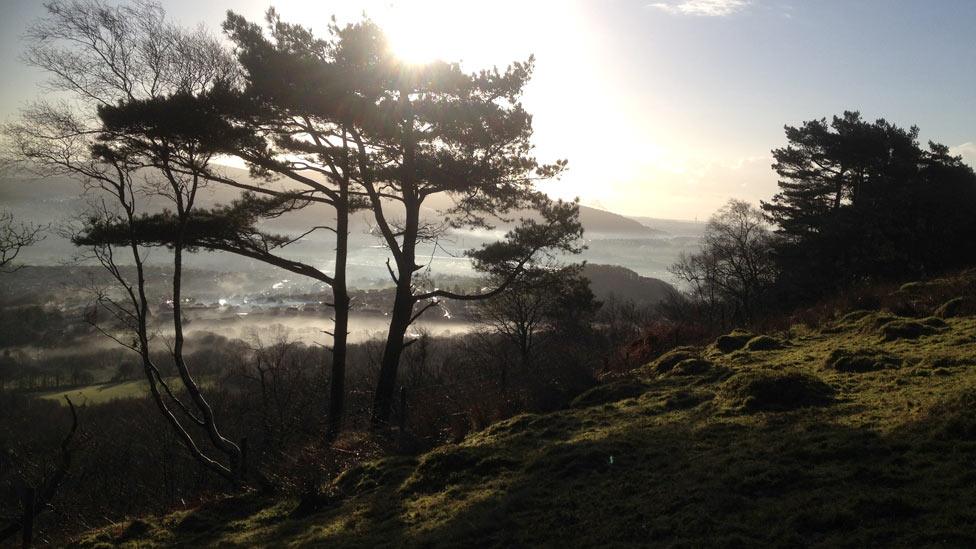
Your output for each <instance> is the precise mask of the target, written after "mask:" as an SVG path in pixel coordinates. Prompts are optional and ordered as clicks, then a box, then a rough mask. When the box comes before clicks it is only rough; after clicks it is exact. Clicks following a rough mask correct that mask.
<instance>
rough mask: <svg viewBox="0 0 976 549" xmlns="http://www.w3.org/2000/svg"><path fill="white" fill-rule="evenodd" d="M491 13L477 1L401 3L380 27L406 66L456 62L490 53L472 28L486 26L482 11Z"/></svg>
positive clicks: (387, 15) (392, 6)
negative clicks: (434, 62)
mask: <svg viewBox="0 0 976 549" xmlns="http://www.w3.org/2000/svg"><path fill="white" fill-rule="evenodd" d="M491 11H493V10H491V8H488V7H487V6H486V4H483V3H480V2H458V1H454V2H444V1H438V0H426V1H414V2H400V3H396V4H392V5H391V6H390V11H389V13H387V14H384V15H385V17H383V19H384V20H383V21H382V22H381V24H382V26H383V28H384V30H385V31H386V34H387V38H388V39H389V41H390V47H391V48H393V51H394V52H395V53H396V54H397V56H399V57H400V58H401V59H403V60H404V61H406V62H408V63H418V64H420V63H427V62H430V61H434V60H438V59H440V60H445V61H448V60H450V61H456V60H457V58H459V57H471V56H472V55H473V56H474V57H479V58H480V57H484V56H485V55H486V54H487V55H490V54H491V52H490V45H489V44H485V43H484V42H483V41H482V40H481V39H482V37H481V36H478V35H479V34H480V33H479V32H478V31H477V29H476V28H472V27H480V26H481V25H483V24H485V23H486V21H485V20H484V18H485V16H486V13H485V12H491ZM489 17H490V16H489ZM467 60H468V61H471V59H467Z"/></svg>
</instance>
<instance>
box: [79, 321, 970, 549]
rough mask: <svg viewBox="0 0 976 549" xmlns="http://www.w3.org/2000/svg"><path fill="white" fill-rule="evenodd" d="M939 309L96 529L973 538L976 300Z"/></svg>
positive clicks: (355, 540)
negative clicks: (319, 477)
mask: <svg viewBox="0 0 976 549" xmlns="http://www.w3.org/2000/svg"><path fill="white" fill-rule="evenodd" d="M957 309H958V308H957ZM941 313H942V316H944V317H945V318H937V317H928V318H902V317H898V316H896V315H893V314H890V313H886V312H878V311H855V312H852V313H850V314H847V315H845V316H842V317H840V318H838V319H836V320H835V321H833V322H830V323H828V324H825V325H823V326H819V327H813V328H810V327H803V326H801V327H794V328H792V329H791V330H789V331H787V332H785V333H780V334H774V335H771V336H756V335H755V334H748V333H742V332H735V333H732V334H730V335H728V336H723V337H721V338H719V339H718V340H716V342H715V343H713V344H711V345H709V346H707V347H705V348H681V349H678V350H675V351H673V352H671V353H669V354H667V355H664V356H663V357H661V358H660V359H658V360H657V361H655V362H653V363H651V364H648V365H646V366H644V367H643V368H641V369H640V370H638V371H636V372H634V374H633V375H631V376H627V377H623V378H619V379H616V380H614V381H609V382H607V383H604V384H603V385H601V386H598V387H596V388H594V389H593V390H591V391H590V392H588V393H585V394H583V395H581V396H580V397H579V398H578V399H577V400H576V401H575V403H574V406H573V407H572V408H571V409H567V410H564V411H559V412H556V413H552V414H546V415H520V416H517V417H514V418H512V419H509V420H507V421H503V422H500V423H497V424H495V425H493V426H491V427H489V428H488V429H487V430H484V431H481V432H477V433H474V434H472V435H469V436H468V437H467V438H466V439H465V440H464V441H463V442H461V443H460V444H457V445H448V446H444V447H441V448H439V449H437V450H435V451H433V452H430V453H428V454H426V455H423V456H420V457H416V458H415V457H391V458H387V459H385V460H382V461H379V462H374V463H369V464H367V465H365V466H361V467H357V468H355V469H353V470H350V471H348V472H346V473H345V474H344V475H342V476H341V477H339V478H338V479H337V480H336V481H335V482H334V483H333V484H332V485H331V486H329V487H328V490H329V492H330V493H331V494H332V499H331V502H330V503H329V504H327V505H325V506H324V507H323V508H321V509H319V510H317V511H316V512H313V513H311V514H306V515H295V514H293V510H294V509H295V503H296V502H294V501H289V500H275V499H267V498H263V497H261V496H258V495H256V494H252V495H248V496H244V497H239V498H235V499H228V500H222V501H216V502H213V503H211V504H206V505H203V506H201V507H199V508H197V509H195V510H191V511H186V512H181V513H177V514H172V515H167V516H164V517H156V518H143V519H139V520H135V521H133V522H131V523H129V524H127V525H121V526H118V527H114V528H109V529H105V530H101V531H96V532H92V533H91V534H89V535H88V536H87V537H85V538H84V539H83V540H81V541H80V542H79V543H80V544H81V545H82V546H99V545H106V546H107V545H109V544H122V545H126V546H145V545H149V546H152V545H226V546H250V545H267V544H272V545H285V544H292V545H306V544H320V545H323V546H330V547H380V546H424V547H427V546H437V547H472V546H477V547H484V546H494V547H520V546H538V545H545V546H559V545H564V546H574V547H575V546H592V547H596V546H605V545H614V546H628V545H632V546H641V545H645V544H659V545H674V546H704V545H708V546H723V547H724V546H754V545H778V546H808V545H815V546H891V545H897V546H919V545H936V544H946V545H950V546H973V545H974V544H976V489H974V488H976V486H974V485H976V468H974V465H973V456H974V455H976V317H973V316H958V311H956V312H955V313H953V312H952V311H948V312H947V310H946V309H943V310H942V311H941Z"/></svg>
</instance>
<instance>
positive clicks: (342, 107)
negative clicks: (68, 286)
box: [5, 0, 582, 483]
mask: <svg viewBox="0 0 976 549" xmlns="http://www.w3.org/2000/svg"><path fill="white" fill-rule="evenodd" d="M46 8H47V11H48V15H47V17H46V18H44V19H42V20H41V21H39V22H38V23H37V24H35V25H34V26H32V27H31V28H30V29H29V30H28V33H27V38H28V41H29V46H28V50H27V54H26V59H27V61H28V62H29V63H30V64H32V65H34V66H36V67H39V68H40V69H43V70H45V71H46V72H47V73H48V74H49V75H50V76H51V79H50V81H49V82H48V86H49V87H50V88H51V89H52V90H55V91H57V92H59V93H60V94H61V97H64V98H65V99H64V100H63V101H38V102H36V103H34V104H32V105H31V106H30V107H28V108H27V109H25V110H24V112H23V113H22V117H21V119H20V120H19V121H18V122H15V123H12V124H8V125H7V126H6V128H5V130H6V132H5V133H6V135H7V136H8V138H9V142H10V144H11V150H12V151H13V153H14V154H15V155H16V156H17V157H19V158H20V159H22V160H24V161H25V163H26V166H27V168H28V169H31V170H34V171H36V172H38V173H40V174H43V175H55V174H57V175H71V176H75V177H78V178H79V179H81V180H82V181H83V183H84V185H85V188H86V190H87V191H88V192H89V193H90V194H91V196H92V197H93V198H94V199H95V200H93V208H92V211H91V212H90V215H89V216H88V218H87V219H86V221H85V223H84V226H83V227H82V228H81V229H80V230H79V231H78V232H77V234H76V235H75V236H74V239H73V240H74V242H75V243H76V244H77V245H79V246H83V247H87V248H89V249H90V250H91V254H92V256H93V257H95V258H96V259H98V260H99V261H100V262H101V263H102V264H103V265H104V266H105V268H106V269H107V270H108V272H109V273H111V274H112V276H113V277H114V279H115V281H116V282H117V286H118V291H115V292H105V293H104V294H101V295H100V296H99V300H98V302H99V306H100V311H99V314H98V315H92V317H93V319H97V318H103V319H104V318H108V319H110V321H111V325H112V326H115V327H117V326H124V327H125V328H126V330H127V332H128V333H127V334H121V333H119V331H118V330H116V329H114V328H108V327H107V328H104V329H103V332H104V333H105V335H107V336H109V337H112V338H115V339H116V340H117V341H118V342H119V343H120V344H121V345H123V346H125V347H127V348H129V349H131V350H132V351H133V352H135V353H136V354H137V355H138V356H139V357H140V359H141V363H142V369H143V371H144V374H145V377H146V379H147V380H148V382H149V387H150V392H151V395H152V399H153V401H154V402H155V403H156V406H157V408H158V409H159V411H160V412H161V413H162V414H163V417H165V419H166V421H167V423H168V424H169V425H170V427H171V428H172V429H173V430H174V432H175V433H176V434H177V436H178V438H179V440H180V441H181V442H182V443H183V444H184V445H185V446H186V447H187V449H189V451H190V452H191V453H192V455H193V456H194V457H195V458H196V459H197V461H199V462H200V463H201V464H203V465H204V466H205V467H206V468H208V469H209V470H210V471H212V472H214V473H216V474H218V475H220V476H222V477H225V478H227V479H229V480H231V481H233V482H236V483H239V482H242V481H243V475H244V471H245V452H244V450H243V449H242V446H243V444H241V441H235V440H231V438H230V437H228V436H226V435H225V434H224V433H223V431H222V429H221V427H220V425H219V421H218V418H217V416H216V414H215V413H214V410H213V407H212V406H211V404H210V403H209V402H208V400H207V399H206V398H205V397H204V391H203V390H202V388H201V386H200V383H199V382H198V380H197V379H196V378H195V377H194V375H193V368H192V365H191V364H190V361H188V360H187V359H186V357H185V356H184V336H183V314H182V311H181V307H182V296H181V289H182V273H183V262H184V258H185V254H187V253H192V252H197V251H214V250H217V251H221V252H228V253H234V254H239V255H242V256H245V257H248V258H251V259H255V260H258V261H262V262H265V263H268V264H270V265H273V266H276V267H278V268H281V269H284V270H286V271H289V272H292V273H297V274H300V275H303V276H307V277H310V278H312V279H315V280H318V281H321V282H323V283H325V284H327V285H328V286H329V287H331V288H332V296H333V299H332V303H331V305H332V306H333V307H334V326H333V328H332V330H330V331H328V332H327V333H329V334H330V336H331V338H332V342H331V343H332V344H331V346H330V350H331V358H330V361H329V362H330V364H329V367H330V368H331V375H330V377H329V396H328V398H325V395H323V399H322V400H323V402H327V403H328V405H329V410H328V416H327V417H328V426H327V428H326V430H325V431H326V432H325V433H324V436H325V438H326V439H327V440H330V441H331V440H334V439H335V438H336V436H337V435H338V433H339V432H340V430H341V428H342V418H343V411H344V408H345V406H344V402H345V396H346V392H347V391H346V388H345V383H344V381H345V377H346V362H347V359H346V348H347V343H346V335H347V332H348V320H349V310H350V308H351V307H352V303H351V301H350V296H349V290H348V288H347V282H346V260H347V259H346V258H347V254H348V232H349V216H350V215H351V214H352V213H353V212H355V211H360V210H361V211H364V212H367V213H368V214H371V215H372V218H373V220H374V222H375V228H376V229H375V230H376V233H377V235H378V238H379V239H380V240H381V241H382V242H383V243H384V244H385V245H386V247H387V248H388V250H389V254H390V258H389V259H388V260H387V268H388V271H389V274H390V277H391V280H392V283H393V285H394V286H395V288H396V293H395V299H394V303H393V305H392V307H391V310H390V311H389V318H390V325H389V330H388V334H387V337H386V341H385V345H384V347H383V351H382V358H381V360H380V367H379V371H378V374H377V380H376V386H375V389H374V391H373V395H374V396H373V406H372V414H371V415H372V424H373V426H374V427H383V426H384V425H385V424H386V423H387V422H388V420H389V418H390V414H391V410H392V408H393V404H394V397H395V394H396V385H397V375H398V370H399V366H400V362H401V357H402V355H403V353H404V350H405V348H407V347H408V346H409V345H410V344H411V343H412V341H413V340H411V339H410V338H408V336H407V333H408V329H409V327H410V325H411V324H412V323H413V322H414V321H415V320H417V318H418V317H420V315H422V314H423V313H424V312H425V311H427V310H429V309H430V308H431V307H434V306H436V305H437V304H438V302H439V301H440V300H443V299H454V300H483V299H487V298H490V297H494V296H497V295H500V294H502V293H504V292H505V290H506V289H508V288H509V287H510V286H511V285H512V284H515V283H521V284H530V282H529V281H530V280H532V279H534V278H536V277H538V276H539V273H540V272H542V271H540V269H543V270H544V268H543V267H542V266H543V265H546V264H548V263H549V262H551V261H552V260H553V258H554V257H555V255H556V254H559V253H573V252H577V251H579V244H578V243H579V238H580V236H581V235H582V227H581V225H580V223H579V219H578V206H577V204H576V203H573V202H569V203H566V202H559V201H551V200H549V199H548V198H547V197H546V196H545V195H544V194H542V193H540V192H538V191H536V190H535V182H536V181H537V180H539V179H551V178H554V177H557V176H558V175H559V173H560V172H561V171H562V170H563V169H564V168H565V162H564V161H558V162H555V163H553V164H543V163H540V162H539V161H537V160H536V158H535V157H534V156H533V154H532V146H531V143H530V138H531V135H532V125H531V116H530V115H529V114H528V113H526V112H525V110H524V109H523V108H522V106H521V104H520V103H519V97H520V95H521V92H522V89H523V87H524V86H525V84H526V82H527V81H528V79H529V78H530V76H531V73H532V65H533V62H532V59H531V58H530V59H529V60H528V61H527V62H524V63H515V64H513V65H511V66H510V67H508V68H507V69H505V70H503V71H500V70H498V69H493V70H487V71H481V72H477V73H473V74H472V73H465V72H463V71H462V70H461V68H460V67H459V65H457V64H450V63H443V62H435V63H430V64H426V65H420V66H416V65H409V64H405V63H403V62H401V61H400V60H399V59H397V58H396V57H395V56H394V55H392V53H391V51H390V49H389V48H388V46H387V44H386V40H385V38H384V35H383V33H382V31H381V29H379V28H378V27H377V26H376V25H375V24H374V23H373V22H371V21H369V20H363V21H361V22H358V23H355V24H351V25H347V26H339V25H338V24H336V23H335V22H333V23H332V24H331V25H330V26H329V29H328V34H327V36H326V37H325V38H319V37H316V36H314V35H313V34H312V33H311V31H310V30H308V29H306V28H305V27H302V26H300V25H294V24H289V23H286V22H284V21H282V20H281V19H280V18H279V17H278V15H277V14H276V13H275V12H274V10H269V11H268V14H267V21H266V23H267V25H266V26H264V27H262V26H261V25H258V24H255V23H252V22H249V21H247V20H245V19H244V18H243V17H241V16H239V15H236V14H234V13H232V12H230V13H229V14H228V17H227V20H226V22H225V23H224V31H225V33H226V36H227V38H229V39H230V41H231V42H232V43H233V46H234V47H233V51H228V50H227V49H226V48H225V47H224V46H223V44H222V43H221V42H220V41H219V40H218V39H217V38H216V37H213V36H211V35H209V34H208V33H206V32H205V31H204V30H202V29H198V30H195V31H188V30H186V29H183V28H180V27H178V26H175V25H173V24H171V23H169V22H168V21H167V20H166V18H165V15H164V13H163V11H162V9H161V8H160V6H159V5H158V4H155V3H152V2H139V3H135V4H131V5H121V6H114V5H110V4H106V3H104V2H102V1H101V0H82V1H72V2H68V1H61V0H55V1H53V2H50V3H48V4H46ZM225 158H236V159H239V160H240V161H243V162H245V163H246V164H247V165H248V166H249V167H250V169H251V175H252V177H251V178H249V179H247V180H239V179H235V178H233V177H230V176H228V175H227V174H226V173H225V172H224V171H223V170H221V168H220V164H218V163H217V161H218V160H222V159H225ZM207 185H224V186H227V187H229V188H233V189H236V190H238V191H240V194H239V197H238V199H236V200H234V201H233V202H232V203H231V204H228V205H223V206H218V207H212V208H203V207H201V206H200V200H201V189H203V188H204V187H205V186H207ZM440 193H446V194H447V195H449V196H450V197H451V198H452V199H453V202H454V206H453V207H452V208H450V209H449V210H448V211H445V212H443V213H444V220H443V222H442V223H438V224H434V225H432V224H429V223H426V222H424V221H423V219H422V218H421V215H420V214H421V211H422V209H423V208H424V204H425V201H426V200H427V199H428V198H429V197H431V196H434V195H437V194H440ZM150 199H152V200H154V201H159V200H160V199H161V200H162V201H163V202H164V204H165V205H164V207H163V208H162V210H160V208H159V207H158V206H153V205H152V204H151V203H150V202H151V200H150ZM305 208H311V209H313V210H314V211H316V212H317V213H318V214H319V218H320V219H321V223H320V224H317V225H315V226H312V227H309V228H308V231H307V232H305V233H304V234H303V235H301V236H304V235H307V234H309V233H311V232H312V231H316V230H323V231H330V232H332V233H333V235H334V245H335V247H334V249H333V250H324V252H326V253H323V254H322V256H323V257H328V254H329V253H331V257H332V260H333V261H332V263H333V264H334V269H333V270H332V271H331V272H325V271H323V270H322V269H319V268H318V267H316V266H314V265H311V264H309V263H304V262H301V261H297V260H295V259H291V258H289V257H287V256H286V254H283V253H282V249H283V248H285V247H286V246H288V245H289V244H291V243H293V242H295V241H296V240H297V239H296V238H292V237H286V236H282V235H275V234H268V233H266V232H263V231H262V230H261V229H260V228H259V223H260V222H261V221H262V220H264V219H268V218H273V217H278V216H282V215H287V214H288V213H289V212H293V211H296V210H299V209H305ZM525 210H534V211H535V212H537V214H536V215H535V216H531V217H529V216H527V217H526V218H521V219H520V223H519V224H517V225H516V226H515V228H513V229H512V230H511V231H509V232H508V234H507V235H506V237H505V239H504V240H502V241H499V242H495V243H492V244H489V245H485V246H483V247H482V248H480V249H475V250H470V251H469V252H468V256H469V257H470V258H471V260H472V262H473V265H474V267H475V269H477V270H478V271H480V272H482V273H484V274H485V275H486V277H487V279H488V280H491V281H493V283H494V284H493V285H492V286H491V287H488V288H486V289H485V290H483V291H482V292H481V293H476V294H459V293H455V292H450V291H447V290H444V289H439V288H437V287H436V285H435V284H434V282H433V280H432V279H431V276H430V275H429V272H427V271H425V270H424V266H423V264H422V259H421V257H419V256H418V246H421V245H423V244H425V243H433V244H435V245H436V242H437V240H438V239H439V238H441V237H442V236H443V234H444V233H445V231H447V230H449V229H451V228H461V227H469V228H471V227H490V226H491V223H492V222H493V220H496V219H502V220H506V221H510V220H513V219H512V218H515V217H518V216H519V212H522V211H525ZM301 236H299V237H298V238H301ZM153 248H165V249H167V250H170V251H171V255H170V256H169V257H170V258H171V260H172V278H171V299H172V302H173V308H174V311H173V313H174V314H173V319H172V323H173V331H174V334H175V335H174V337H173V340H172V341H171V342H169V351H170V354H171V355H172V357H173V361H174V363H175V367H176V370H177V372H178V378H179V385H178V386H171V382H170V381H168V380H167V379H166V377H165V376H164V375H162V374H161V373H160V367H159V365H157V363H156V360H155V359H154V354H153V349H154V348H156V347H157V346H158V345H159V343H158V342H157V341H156V340H155V339H154V337H153V333H152V331H151V329H150V326H149V323H148V322H147V319H148V316H149V308H150V304H149V299H148V298H147V295H146V289H145V286H146V277H145V264H146V257H147V254H148V253H149V251H150V250H151V249H153ZM123 263H131V264H132V265H134V275H133V274H129V273H131V272H132V271H131V270H130V269H123V268H122V267H121V265H122V264H123ZM527 273H531V274H527ZM520 281H521V282H520Z"/></svg>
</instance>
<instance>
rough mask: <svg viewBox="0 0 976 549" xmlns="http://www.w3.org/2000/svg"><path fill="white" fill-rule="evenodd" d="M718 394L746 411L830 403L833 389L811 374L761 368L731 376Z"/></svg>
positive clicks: (785, 408) (772, 410)
mask: <svg viewBox="0 0 976 549" xmlns="http://www.w3.org/2000/svg"><path fill="white" fill-rule="evenodd" d="M719 396H720V397H721V398H722V400H724V401H725V403H726V404H727V405H729V406H730V407H733V408H739V409H742V410H745V411H748V412H766V411H771V412H781V411H787V410H795V409H797V408H806V407H808V406H825V405H827V404H830V403H831V402H832V401H833V399H834V389H833V387H831V386H830V385H828V384H826V383H824V382H823V381H822V380H821V379H820V378H818V377H816V376H814V375H812V374H806V373H803V372H799V371H776V370H760V371H751V372H744V373H740V374H736V375H734V376H732V377H730V378H729V379H728V380H726V381H725V383H723V384H722V387H721V388H720V390H719Z"/></svg>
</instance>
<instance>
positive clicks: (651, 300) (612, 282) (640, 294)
mask: <svg viewBox="0 0 976 549" xmlns="http://www.w3.org/2000/svg"><path fill="white" fill-rule="evenodd" d="M583 276H585V277H586V278H588V279H590V289H591V290H592V291H593V295H595V296H596V297H597V299H599V300H606V299H608V298H610V297H616V298H617V299H620V300H624V301H633V302H634V303H635V304H637V305H642V306H643V305H656V304H658V303H660V302H662V301H664V300H666V299H667V298H669V297H671V296H672V295H676V294H677V293H678V291H677V290H675V288H674V286H672V285H670V284H668V283H667V282H665V281H663V280H660V279H657V278H651V277H647V276H641V275H639V274H637V273H635V272H634V271H632V270H630V269H628V268H626V267H621V266H619V265H598V264H593V263H587V264H586V266H585V267H584V268H583Z"/></svg>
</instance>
